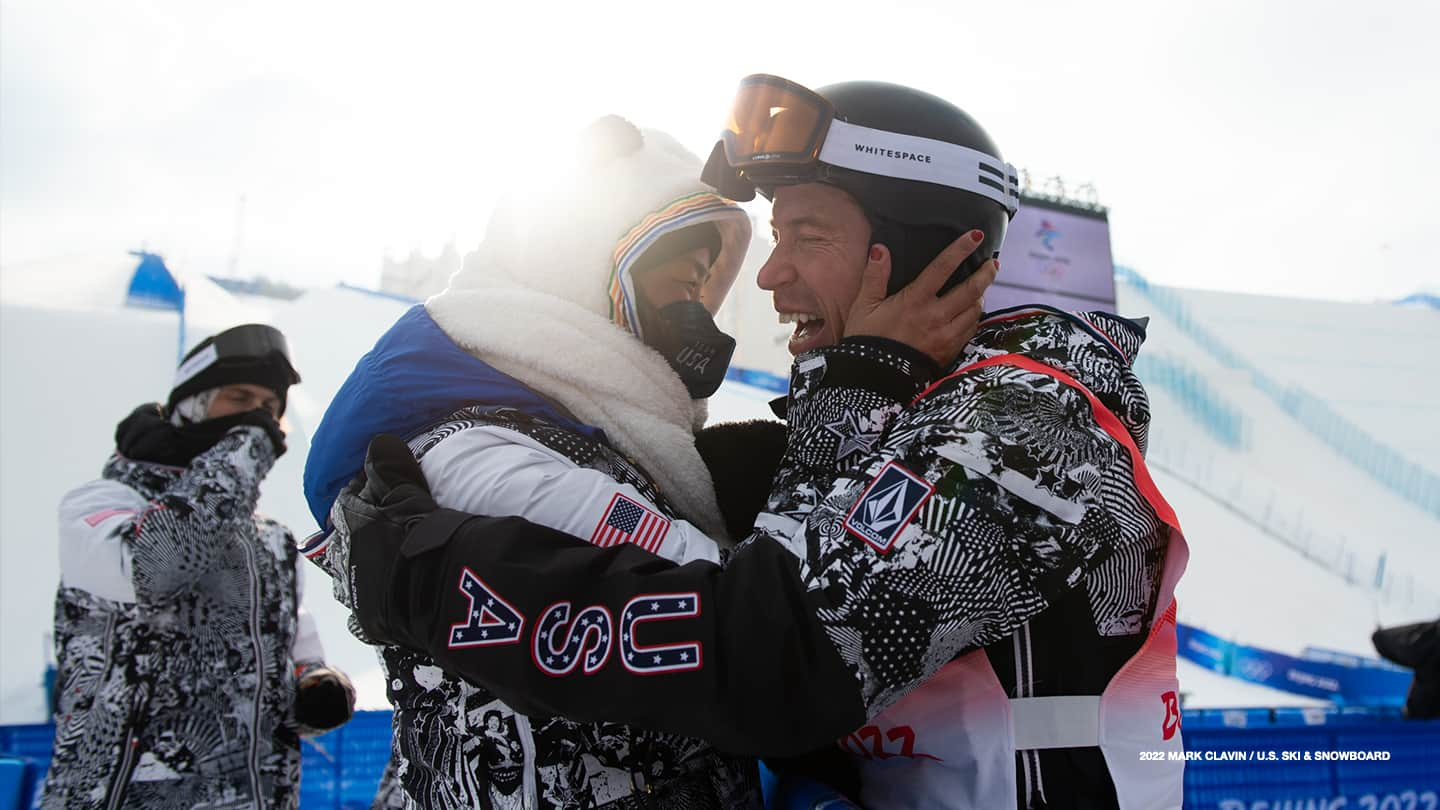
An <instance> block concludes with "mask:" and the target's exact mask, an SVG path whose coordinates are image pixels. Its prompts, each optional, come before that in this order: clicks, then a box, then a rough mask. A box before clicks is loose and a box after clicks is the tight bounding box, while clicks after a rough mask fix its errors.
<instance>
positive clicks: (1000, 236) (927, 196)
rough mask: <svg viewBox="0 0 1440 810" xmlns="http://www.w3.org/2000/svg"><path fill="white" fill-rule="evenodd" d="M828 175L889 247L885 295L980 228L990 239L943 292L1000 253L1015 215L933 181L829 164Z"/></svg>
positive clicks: (876, 239) (874, 235)
mask: <svg viewBox="0 0 1440 810" xmlns="http://www.w3.org/2000/svg"><path fill="white" fill-rule="evenodd" d="M829 174H830V177H828V178H827V180H826V182H827V183H828V184H829V185H833V186H835V187H837V188H840V189H842V190H844V191H845V192H847V193H848V194H849V195H850V197H851V198H852V199H854V200H855V201H856V203H857V204H858V205H859V206H860V208H861V210H862V211H864V212H865V218H866V219H867V220H869V222H870V242H871V243H872V244H874V243H879V244H882V245H885V247H887V248H889V249H890V254H891V260H890V281H889V283H888V285H887V287H886V291H885V292H886V295H894V294H895V293H897V292H899V291H900V290H901V289H903V288H904V287H905V285H907V284H909V283H910V282H912V281H914V280H915V279H916V278H917V277H919V275H920V273H921V272H923V271H924V270H925V268H926V267H928V266H929V264H930V262H931V261H933V260H934V259H935V257H936V256H938V255H940V252H941V251H942V250H944V249H945V248H947V247H949V246H950V243H951V242H954V241H955V240H956V239H958V238H960V236H961V235H962V234H965V233H968V232H969V231H971V230H975V229H979V230H980V231H981V232H982V233H983V234H985V238H984V239H983V240H981V242H980V245H979V246H978V247H976V248H975V250H974V251H973V252H972V253H971V254H970V255H969V256H967V257H966V258H965V261H963V262H961V263H960V266H959V267H957V268H955V272H954V273H952V274H951V275H950V278H949V279H947V280H946V281H945V283H944V285H942V286H941V288H940V293H941V294H943V293H945V292H947V291H949V290H950V288H952V287H954V286H955V285H956V284H959V283H960V282H962V281H964V280H965V279H967V278H969V277H970V276H971V275H972V274H974V273H975V271H976V270H979V269H980V265H982V264H984V263H985V262H986V261H988V260H990V259H991V258H993V257H995V256H999V255H1000V245H1001V244H1003V243H1004V241H1005V230H1006V228H1007V227H1008V226H1009V224H1010V217H1009V214H1008V213H1007V212H1006V211H1005V209H1003V208H1001V207H999V206H998V205H995V204H994V203H993V202H991V201H989V200H986V199H984V198H983V197H979V196H976V195H973V194H957V193H956V192H955V190H954V189H949V188H945V187H943V186H937V185H934V184H931V183H915V182H911V183H908V184H907V185H908V188H897V186H896V184H895V183H893V182H892V181H888V178H880V177H875V176H874V175H866V174H862V173H860V172H852V171H847V170H845V169H837V168H834V167H829ZM932 198H933V199H932Z"/></svg>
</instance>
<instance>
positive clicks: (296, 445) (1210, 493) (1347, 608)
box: [0, 256, 1440, 723]
mask: <svg viewBox="0 0 1440 810" xmlns="http://www.w3.org/2000/svg"><path fill="white" fill-rule="evenodd" d="M133 266H134V265H133V261H132V260H131V259H130V258H129V257H126V256H121V257H109V258H106V259H103V260H102V259H94V258H77V259H75V260H73V261H71V262H69V263H68V264H67V265H64V266H60V265H50V266H44V267H37V266H29V267H22V268H7V269H3V270H0V352H3V354H0V651H3V655H0V723H19V722H32V721H37V720H40V719H42V717H43V714H44V708H43V707H44V701H43V696H42V689H41V685H40V683H41V674H42V672H43V669H44V661H45V660H46V657H47V655H48V647H47V644H48V641H47V637H48V634H49V629H50V626H51V620H52V617H51V610H52V605H53V596H54V589H55V584H56V582H57V579H58V563H57V555H56V550H55V504H56V503H57V502H58V500H59V498H60V496H61V495H62V494H63V493H64V491H65V490H67V489H69V488H70V487H73V486H75V485H77V484H79V483H81V482H83V481H85V480H88V479H90V478H93V477H94V476H95V475H97V474H98V472H99V468H100V465H101V463H102V461H103V460H104V457H105V455H106V453H107V452H108V451H109V448H110V447H111V445H112V432H113V429H114V424H115V422H116V421H118V420H119V419H120V418H121V417H122V416H123V415H124V414H125V413H126V412H128V410H129V409H130V408H131V407H133V406H134V405H137V404H139V403H141V402H145V401H151V400H155V399H158V398H163V396H164V394H165V392H166V391H168V389H169V386H170V375H171V372H172V371H173V368H174V362H175V357H176V349H177V339H176V318H175V315H174V314H173V313H165V312H155V311H140V310H133V309H126V308H124V307H122V306H121V300H122V299H123V293H124V289H125V284H126V281H127V280H128V275H129V271H130V269H131V268H133ZM752 284H753V281H752V280H750V279H749V278H745V279H742V280H741V281H740V282H739V283H737V287H736V290H737V292H738V293H739V297H738V298H736V299H734V300H733V305H732V307H730V308H729V312H727V313H726V315H725V316H724V317H722V319H721V320H722V323H724V324H725V325H727V326H733V325H739V326H740V327H741V329H742V330H744V329H747V328H748V329H749V335H750V337H749V339H747V338H746V335H745V334H744V332H743V331H742V335H741V338H742V344H741V347H740V351H738V352H737V362H738V363H741V364H744V365H746V366H748V367H751V368H760V369H763V370H767V371H771V372H775V373H782V372H783V371H784V370H785V367H786V365H787V364H788V357H786V356H785V355H784V354H783V348H782V346H781V345H780V344H781V343H782V342H783V338H781V339H780V340H777V339H776V336H777V329H776V327H775V326H774V315H773V309H770V308H769V302H768V299H767V298H765V297H763V296H761V295H760V294H758V293H757V292H756V291H755V290H754V289H753V288H752V287H751V286H750V285H752ZM187 285H188V287H187V289H188V291H189V300H190V312H189V316H188V323H189V336H190V337H189V340H190V342H192V343H193V342H194V341H196V340H198V339H199V338H201V337H203V336H204V335H205V334H208V333H209V332H213V331H215V330H217V329H219V328H223V327H225V326H229V325H233V324H236V323H242V322H246V321H251V320H265V321H269V322H271V323H274V324H275V325H277V326H279V327H280V328H281V329H282V330H284V331H285V332H286V334H287V335H288V336H289V338H290V341H291V346H292V350H293V353H294V355H295V359H296V364H297V366H298V367H299V369H300V371H301V373H302V375H303V376H304V378H305V382H304V383H303V384H302V385H301V386H298V387H297V388H295V389H293V391H292V394H291V397H290V410H289V412H288V413H287V420H288V422H289V428H290V440H289V444H290V451H289V453H287V454H286V456H285V457H283V458H282V459H281V460H280V462H279V463H278V464H277V465H276V467H275V469H274V471H273V472H272V473H271V475H270V477H269V478H268V479H267V481H266V482H265V485H264V490H263V495H262V499H261V504H260V506H261V509H262V510H263V511H265V512H267V513H268V514H271V515H273V516H275V517H277V518H278V519H280V520H281V521H283V522H285V523H286V524H287V525H289V526H290V527H291V528H292V530H293V531H295V533H296V534H297V535H303V534H306V533H308V532H310V531H311V530H313V529H314V526H313V522H312V521H311V519H310V516H309V513H308V511H307V510H306V508H305V503H304V499H303V497H302V494H301V486H300V476H301V470H302V468H303V464H304V459H305V455H306V453H307V451H308V435H309V432H310V430H311V429H312V428H313V427H314V426H315V425H316V424H317V423H318V421H319V419H320V417H321V415H322V414H323V413H324V409H325V407H326V405H327V404H328V402H329V400H330V397H331V396H332V395H333V393H334V391H335V390H336V388H338V386H339V385H340V383H341V382H342V381H343V379H344V378H345V376H346V375H347V374H348V373H349V371H350V369H351V367H352V366H353V365H354V363H355V361H356V360H357V359H358V358H359V357H360V355H361V354H363V353H364V352H365V351H366V350H368V348H369V347H370V346H371V344H372V343H373V342H374V340H375V338H376V337H377V336H378V335H379V334H380V333H381V332H383V331H384V330H385V329H386V328H387V327H388V326H389V325H390V323H391V322H393V321H394V319H395V318H396V317H397V316H398V315H399V314H400V313H401V312H402V311H403V310H404V308H405V307H406V305H405V304H403V303H400V302H397V301H392V300H387V299H384V298H379V297H375V296H370V295H366V294H364V293H361V292H356V291H352V290H345V289H339V288H335V289H322V290H316V291H313V292H311V293H309V294H307V295H305V296H303V297H302V298H300V299H298V300H296V301H293V302H280V301H270V300H240V299H237V298H235V297H233V296H231V295H229V294H228V293H226V292H225V291H223V290H220V289H219V288H218V287H215V286H214V285H213V284H210V283H209V282H207V281H205V280H204V279H188V280H187ZM1180 293H1181V295H1182V296H1183V297H1184V299H1185V300H1186V301H1187V303H1189V304H1191V305H1192V307H1191V308H1192V311H1193V312H1194V313H1195V314H1196V315H1197V316H1199V317H1202V318H1204V319H1207V321H1209V322H1213V323H1214V325H1215V329H1214V330H1213V331H1216V332H1219V333H1220V334H1222V335H1223V337H1224V338H1225V339H1226V340H1227V341H1228V342H1230V344H1231V346H1232V347H1233V348H1235V349H1237V350H1239V351H1241V352H1242V353H1243V354H1245V355H1246V357H1247V358H1248V359H1250V360H1251V361H1252V362H1257V363H1261V364H1264V365H1265V367H1266V368H1267V369H1271V371H1272V373H1273V374H1274V376H1276V377H1279V378H1281V379H1285V380H1288V381H1295V382H1298V383H1300V384H1302V385H1304V386H1306V387H1307V388H1308V389H1309V390H1310V391H1311V392H1312V393H1314V394H1316V395H1317V396H1321V397H1323V398H1326V399H1327V400H1329V401H1333V402H1334V404H1335V407H1337V408H1339V409H1342V410H1343V412H1344V413H1345V414H1346V416H1348V417H1350V418H1352V419H1354V420H1356V421H1358V422H1361V423H1362V424H1364V425H1365V427H1366V428H1367V429H1368V430H1373V432H1374V433H1375V435H1377V436H1379V437H1381V438H1382V439H1383V440H1385V441H1387V442H1388V443H1390V444H1391V445H1392V446H1395V447H1397V448H1399V447H1405V448H1407V449H1408V450H1409V451H1410V452H1412V453H1413V459H1414V460H1415V461H1417V462H1419V463H1421V464H1426V465H1428V466H1429V468H1430V469H1431V470H1432V472H1433V471H1434V470H1435V469H1436V467H1437V466H1440V464H1437V462H1436V458H1437V457H1440V431H1437V428H1436V426H1435V425H1434V423H1433V421H1432V417H1431V411H1430V410H1425V409H1424V408H1423V407H1421V406H1420V405H1418V404H1417V403H1433V402H1434V401H1436V399H1437V398H1440V375H1437V374H1436V373H1435V372H1436V370H1437V363H1436V361H1435V359H1434V358H1435V357H1436V355H1437V353H1440V315H1437V314H1436V313H1434V312H1433V311H1429V310H1416V309H1401V308H1397V307H1392V306H1388V305H1381V304H1331V303H1317V302H1304V301H1291V300H1289V299H1276V298H1261V297H1256V296H1240V295H1225V294H1220V293H1198V292H1195V293H1192V292H1186V291H1180ZM1121 295H1122V298H1121V304H1120V310H1121V312H1122V313H1123V314H1127V315H1140V314H1150V315H1152V316H1156V315H1157V313H1155V312H1154V311H1153V310H1152V309H1150V308H1149V307H1147V306H1146V303H1147V302H1146V300H1145V299H1144V298H1143V297H1140V296H1139V295H1138V294H1136V293H1135V291H1134V290H1132V289H1130V288H1128V287H1126V286H1125V285H1121ZM760 324H763V326H761V325H760ZM1150 331H1151V338H1150V341H1149V342H1148V343H1147V346H1146V348H1145V350H1144V351H1146V352H1156V353H1158V354H1161V355H1164V356H1166V357H1168V358H1171V359H1174V360H1176V361H1180V362H1184V363H1186V364H1187V365H1189V366H1192V367H1194V368H1196V369H1198V370H1200V371H1201V372H1202V373H1203V374H1204V375H1205V377H1206V379H1207V380H1208V381H1209V382H1210V383H1212V384H1213V385H1215V386H1216V387H1217V388H1218V389H1219V390H1221V391H1222V393H1223V394H1224V396H1225V397H1227V398H1228V399H1230V400H1231V401H1232V403H1233V404H1234V405H1235V407H1237V408H1238V409H1240V410H1241V411H1242V412H1243V413H1244V415H1245V417H1246V418H1247V419H1248V420H1249V421H1250V424H1251V436H1252V444H1251V447H1250V448H1249V449H1248V450H1246V451H1243V452H1242V451H1233V450H1229V449H1226V448H1224V447H1222V446H1220V445H1219V444H1217V443H1216V442H1215V441H1213V440H1212V439H1211V438H1210V437H1209V434H1207V433H1206V432H1205V431H1204V430H1203V429H1202V428H1201V426H1200V425H1199V424H1198V423H1196V422H1194V421H1193V420H1191V419H1190V417H1188V416H1187V415H1186V413H1185V411H1184V410H1183V409H1182V408H1181V407H1180V405H1179V404H1178V402H1176V401H1175V400H1174V399H1173V398H1172V397H1171V396H1170V395H1169V394H1168V393H1167V392H1166V391H1163V390H1158V389H1157V388H1156V386H1153V385H1152V386H1151V387H1150V390H1151V395H1152V400H1153V406H1154V420H1155V421H1154V425H1155V427H1154V432H1153V434H1152V443H1151V454H1150V458H1151V465H1152V467H1153V468H1154V469H1155V477H1156V480H1157V482H1158V484H1159V486H1160V487H1161V490H1162V492H1164V494H1165V495H1166V496H1167V498H1168V499H1169V500H1170V501H1171V503H1172V504H1173V505H1174V506H1175V508H1176V510H1177V512H1178V514H1179V516H1180V520H1181V523H1182V524H1183V526H1184V527H1185V530H1186V534H1187V536H1188V538H1189V542H1190V549H1191V562H1190V568H1189V571H1188V573H1187V575H1186V577H1185V578H1184V579H1183V580H1182V582H1181V585H1180V588H1179V591H1178V598H1179V603H1180V614H1181V619H1182V621H1186V622H1188V623H1191V624H1194V625H1196V626H1199V627H1201V628H1204V629H1206V630H1208V631H1211V632H1214V633H1217V634H1219V635H1222V636H1225V637H1228V638H1234V639H1237V640H1239V641H1242V642H1245V643H1249V644H1254V645H1258V646H1265V647H1270V648H1272V649H1276V650H1279V651H1284V652H1290V653H1298V652H1299V651H1300V650H1301V649H1303V648H1304V647H1305V646H1307V645H1316V646H1324V647H1329V648H1332V649H1337V650H1344V651H1349V652H1354V653H1360V654H1367V653H1370V652H1371V651H1370V648H1369V641H1368V637H1369V633H1370V631H1371V630H1372V629H1373V628H1374V626H1375V624H1376V622H1377V620H1378V621H1381V622H1384V623H1397V622H1401V621H1407V620H1418V619H1422V618H1433V617H1434V615H1436V614H1437V613H1440V602H1435V601H1428V597H1427V596H1426V593H1427V592H1428V593H1430V594H1433V593H1435V592H1440V576H1437V575H1436V574H1435V573H1434V572H1437V571H1440V564H1437V563H1440V521H1437V520H1436V519H1435V518H1433V517H1432V516H1429V515H1427V514H1426V513H1424V512H1423V511H1421V510H1419V509H1418V508H1416V507H1414V506H1413V505H1411V504H1410V503H1409V502H1407V501H1405V500H1403V499H1402V498H1400V497H1398V496H1397V495H1395V494H1393V493H1391V492H1390V491H1389V490H1386V489H1385V488H1384V487H1382V486H1380V485H1379V484H1377V483H1375V482H1374V481H1373V480H1372V479H1371V478H1369V477H1368V476H1367V475H1366V474H1365V473H1363V472H1361V471H1360V470H1358V469H1357V468H1355V467H1354V466H1352V465H1351V464H1349V463H1348V462H1346V461H1344V460H1343V459H1341V458H1339V457H1338V456H1337V455H1336V454H1335V453H1333V452H1332V451H1331V450H1329V449H1328V448H1327V447H1326V446H1325V445H1324V444H1322V443H1320V442H1318V441H1317V440H1315V439H1314V437H1312V436H1311V435H1310V434H1308V433H1307V432H1306V431H1304V430H1303V429H1302V428H1300V427H1299V426H1298V425H1297V424H1296V423H1295V422H1294V421H1293V420H1291V419H1290V417H1288V416H1286V415H1285V414H1284V413H1283V412H1282V411H1280V410H1279V409H1278V408H1277V407H1276V406H1275V405H1274V404H1273V403H1272V402H1271V401H1270V400H1269V399H1268V398H1266V397H1265V396H1264V395H1262V394H1261V393H1260V392H1259V391H1258V390H1256V389H1255V388H1254V387H1253V386H1252V385H1251V384H1250V383H1249V381H1248V380H1245V379H1242V378H1239V377H1237V376H1236V375H1235V374H1234V373H1233V372H1229V371H1226V370H1225V369H1223V368H1221V367H1220V366H1219V365H1218V364H1217V363H1216V362H1215V361H1214V359H1213V358H1212V357H1210V356H1209V355H1208V354H1206V353H1205V352H1204V351H1203V350H1201V349H1200V348H1199V347H1198V346H1195V345H1193V344H1192V343H1191V342H1190V341H1189V340H1188V339H1187V338H1186V337H1185V336H1184V334H1183V333H1181V332H1180V331H1179V330H1178V329H1176V328H1175V326H1174V324H1171V323H1168V322H1167V321H1166V320H1165V319H1164V318H1163V317H1155V318H1154V319H1153V320H1152V322H1151V330H1150ZM772 396H773V395H772V394H770V393H768V392H765V391H760V390H758V389H753V388H748V387H746V386H740V385H736V384H733V383H727V384H726V385H725V386H724V387H723V388H722V389H721V392H720V393H719V394H717V396H716V397H715V398H714V399H713V400H712V403H711V419H712V421H729V420H734V419H743V418H755V417H768V416H769V415H770V413H769V409H768V407H767V405H766V403H767V401H768V400H769V399H770V398H771V397H772ZM1277 537H1283V538H1288V540H1287V542H1289V543H1290V545H1287V544H1286V543H1285V542H1281V540H1280V539H1277ZM1296 544H1300V545H1306V544H1308V546H1309V547H1310V548H1311V554H1310V556H1311V557H1314V558H1315V559H1314V560H1312V559H1309V558H1307V557H1306V556H1305V555H1304V554H1302V553H1301V552H1300V551H1297V550H1296V548H1294V547H1292V546H1294V545H1296ZM1337 549H1338V551H1337ZM1322 552H1323V553H1322ZM1382 552H1384V553H1386V554H1387V555H1388V557H1387V558H1388V561H1389V562H1388V565H1389V566H1390V568H1391V570H1392V571H1397V572H1401V573H1402V574H1404V575H1407V576H1410V577H1411V578H1412V581H1413V582H1415V583H1418V584H1419V585H1420V586H1422V587H1421V593H1420V594H1419V595H1418V596H1417V595H1415V594H1413V593H1410V594H1408V595H1407V593H1406V592H1403V591H1402V592H1400V593H1393V592H1392V593H1389V594H1378V595H1377V593H1376V592H1375V591H1374V589H1373V588H1371V587H1370V585H1371V584H1372V583H1373V574H1374V564H1375V560H1376V558H1377V557H1378V555H1379V554H1380V553H1382ZM1347 566H1348V568H1349V569H1352V573H1354V576H1353V577H1352V578H1353V579H1355V580H1356V581H1355V582H1353V583H1352V582H1347V581H1346V579H1345V578H1344V576H1342V575H1341V574H1339V573H1336V571H1337V570H1338V571H1342V572H1343V571H1344V570H1345V569H1346V568H1347ZM327 585H328V582H327V581H326V580H325V578H324V577H322V576H319V575H314V576H308V577H307V585H306V598H305V603H306V605H307V607H308V609H309V610H310V611H311V612H312V613H314V614H315V615H316V617H317V619H318V620H319V621H320V624H321V626H322V628H324V630H323V634H324V638H325V643H326V645H327V648H328V650H329V654H330V658H331V660H332V661H333V662H334V663H336V664H338V665H339V666H341V667H342V668H344V669H346V670H348V671H349V672H350V673H351V674H352V675H353V676H355V677H356V678H357V681H358V683H359V685H360V690H361V703H362V706H365V707H375V708H378V707H382V706H383V705H384V693H383V683H382V680H381V676H380V671H379V668H378V666H377V664H376V660H375V657H374V655H373V653H372V652H371V651H370V650H369V649H367V648H365V647H363V646H362V645H360V644H359V643H358V642H356V641H354V639H352V638H351V637H350V636H349V634H348V633H347V632H346V631H345V629H344V616H343V613H342V611H341V610H340V608H339V606H338V605H337V604H336V603H335V602H334V600H333V599H331V598H330V596H329V592H328V587H327ZM1427 589H1428V590H1427ZM1412 590H1413V589H1412ZM1181 675H1182V679H1183V681H1182V683H1183V687H1184V691H1185V692H1187V693H1188V694H1189V697H1190V701H1189V704H1188V705H1191V706H1220V705H1309V704H1313V703H1314V701H1309V700H1306V699H1303V698H1299V697H1295V696H1291V695H1287V694H1284V693H1280V692H1275V691H1272V690H1269V689H1264V688H1262V687H1257V686H1253V685H1249V684H1244V683H1241V682H1239V681H1235V680H1233V679H1229V678H1224V677H1221V676H1218V675H1215V674H1213V673H1210V672H1206V671H1204V670H1201V669H1199V668H1198V667H1194V666H1190V665H1189V664H1186V663H1184V662H1182V664H1181Z"/></svg>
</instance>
